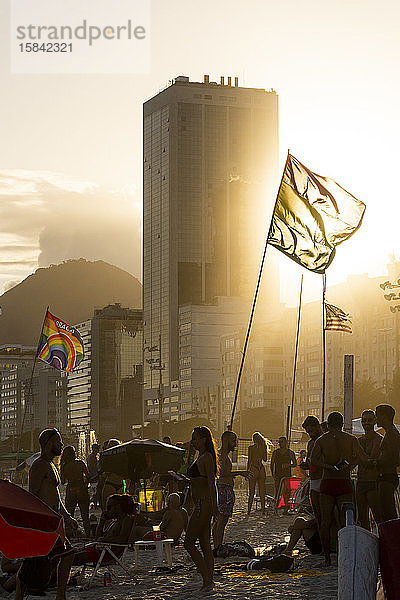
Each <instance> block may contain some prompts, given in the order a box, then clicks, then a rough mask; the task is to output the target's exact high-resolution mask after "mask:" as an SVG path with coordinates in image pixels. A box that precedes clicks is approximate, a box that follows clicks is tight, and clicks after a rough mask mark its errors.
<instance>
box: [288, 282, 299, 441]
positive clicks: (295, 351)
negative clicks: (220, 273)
mask: <svg viewBox="0 0 400 600" xmlns="http://www.w3.org/2000/svg"><path fill="white" fill-rule="evenodd" d="M302 295H303V274H301V280H300V295H299V310H298V314H297V331H296V345H295V350H294V361H293V377H292V399H291V403H290V419H289V431H288V442H289V446H290V440H291V438H292V423H293V409H294V396H295V390H296V368H297V355H298V349H299V333H300V317H301V298H302Z"/></svg>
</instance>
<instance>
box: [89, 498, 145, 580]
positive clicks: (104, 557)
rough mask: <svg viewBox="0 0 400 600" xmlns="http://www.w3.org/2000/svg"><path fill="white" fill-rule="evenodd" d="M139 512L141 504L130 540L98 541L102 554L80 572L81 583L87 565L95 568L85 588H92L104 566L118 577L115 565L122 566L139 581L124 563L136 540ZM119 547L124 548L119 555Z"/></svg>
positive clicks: (137, 510)
mask: <svg viewBox="0 0 400 600" xmlns="http://www.w3.org/2000/svg"><path fill="white" fill-rule="evenodd" d="M139 513H140V504H138V505H136V513H135V514H134V515H133V517H132V527H131V531H130V533H129V537H128V540H127V541H126V542H125V543H124V544H114V543H111V542H96V547H97V548H99V549H101V552H100V556H99V558H98V560H97V562H96V564H94V563H93V565H90V564H89V563H85V564H84V565H83V567H82V571H81V574H80V580H79V583H80V582H81V581H82V579H83V577H84V576H85V570H86V567H88V566H89V567H92V569H93V570H92V574H91V576H90V579H89V580H88V581H87V582H86V583H85V584H84V585H83V587H84V589H89V588H90V586H91V585H92V583H93V579H94V577H95V575H96V574H97V573H98V570H99V569H100V568H102V567H104V568H105V569H107V570H108V571H111V573H112V574H113V577H114V578H116V573H115V571H114V569H113V567H117V566H119V567H121V569H123V571H125V573H127V574H128V575H129V576H130V577H132V579H133V581H134V582H135V583H139V581H138V579H137V577H135V575H134V574H133V573H132V571H130V570H129V569H128V568H127V566H126V565H124V563H123V561H124V558H125V556H126V553H127V552H128V549H129V548H130V546H132V544H133V542H134V537H135V527H136V522H137V518H138V515H139ZM119 548H122V551H121V554H120V555H119V556H117V554H116V552H117V549H119ZM110 557H111V558H110Z"/></svg>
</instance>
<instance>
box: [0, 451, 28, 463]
mask: <svg viewBox="0 0 400 600" xmlns="http://www.w3.org/2000/svg"><path fill="white" fill-rule="evenodd" d="M31 454H32V452H30V451H29V450H20V451H19V452H9V453H8V454H2V455H1V456H0V460H1V461H13V460H18V459H21V460H25V459H26V458H28V457H29V456H30V455H31Z"/></svg>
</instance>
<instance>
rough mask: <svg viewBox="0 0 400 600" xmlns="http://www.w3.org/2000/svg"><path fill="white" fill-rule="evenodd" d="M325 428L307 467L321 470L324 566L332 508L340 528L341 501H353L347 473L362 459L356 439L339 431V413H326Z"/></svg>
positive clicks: (340, 427) (341, 517) (326, 556)
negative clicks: (326, 426)
mask: <svg viewBox="0 0 400 600" xmlns="http://www.w3.org/2000/svg"><path fill="white" fill-rule="evenodd" d="M328 427H329V430H328V432H327V433H324V434H323V435H321V437H319V438H318V439H317V440H316V442H315V445H314V448H313V451H312V454H311V464H312V465H314V466H315V467H320V468H322V480H321V486H320V509H321V525H320V536H321V542H322V547H323V549H324V555H325V565H326V566H330V564H331V558H330V526H331V521H332V515H333V511H334V508H335V506H337V507H338V510H339V515H340V521H341V524H342V526H344V515H343V514H341V508H342V506H343V504H344V503H345V502H352V500H353V486H352V484H351V479H350V473H351V470H352V469H354V467H355V466H356V465H357V464H358V462H360V461H361V460H364V458H362V456H365V455H364V453H363V450H362V449H361V446H360V445H359V443H358V441H357V438H356V437H355V436H354V435H350V434H349V433H345V432H344V431H342V427H343V416H342V415H341V414H340V413H339V412H332V413H330V415H329V416H328ZM365 460H367V457H366V456H365Z"/></svg>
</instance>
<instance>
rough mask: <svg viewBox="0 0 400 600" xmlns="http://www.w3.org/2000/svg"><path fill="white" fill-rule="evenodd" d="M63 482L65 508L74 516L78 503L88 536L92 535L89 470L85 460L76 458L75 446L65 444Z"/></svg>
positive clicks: (62, 457)
mask: <svg viewBox="0 0 400 600" xmlns="http://www.w3.org/2000/svg"><path fill="white" fill-rule="evenodd" d="M60 467H61V468H60V476H61V483H66V484H67V488H66V490H65V508H66V509H67V511H68V512H69V514H70V515H72V516H74V513H75V509H76V505H78V506H79V510H80V511H81V516H82V521H83V527H84V529H85V535H86V537H89V536H90V523H89V491H88V481H89V472H88V470H87V467H86V464H85V463H84V462H83V460H78V459H77V458H76V452H75V448H74V447H73V446H65V448H64V450H63V453H62V456H61V462H60Z"/></svg>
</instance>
